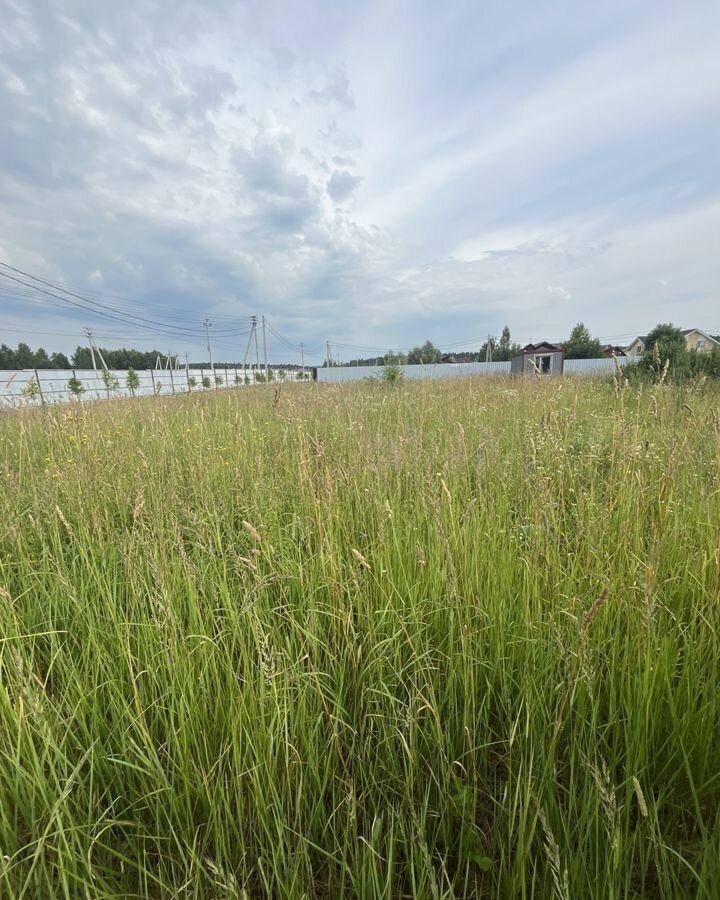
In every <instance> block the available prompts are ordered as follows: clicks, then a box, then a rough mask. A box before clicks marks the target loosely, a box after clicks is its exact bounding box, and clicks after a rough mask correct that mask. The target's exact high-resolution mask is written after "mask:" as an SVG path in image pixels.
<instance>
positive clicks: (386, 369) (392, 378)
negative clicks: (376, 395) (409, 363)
mask: <svg viewBox="0 0 720 900" xmlns="http://www.w3.org/2000/svg"><path fill="white" fill-rule="evenodd" d="M403 376H404V372H403V370H402V366H398V365H396V364H395V363H390V365H384V366H383V370H382V373H381V374H380V379H381V381H384V382H385V384H393V385H397V384H400V383H401V381H402V380H403Z"/></svg>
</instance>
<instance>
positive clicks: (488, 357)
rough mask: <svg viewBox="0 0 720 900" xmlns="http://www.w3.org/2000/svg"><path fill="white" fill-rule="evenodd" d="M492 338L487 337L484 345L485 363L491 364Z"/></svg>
mask: <svg viewBox="0 0 720 900" xmlns="http://www.w3.org/2000/svg"><path fill="white" fill-rule="evenodd" d="M491 340H492V338H491V337H490V335H488V336H487V343H486V344H485V362H492V344H491V343H490V341H491Z"/></svg>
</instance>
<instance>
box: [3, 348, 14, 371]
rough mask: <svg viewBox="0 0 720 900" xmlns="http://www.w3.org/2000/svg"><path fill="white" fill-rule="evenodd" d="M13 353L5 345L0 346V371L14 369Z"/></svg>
mask: <svg viewBox="0 0 720 900" xmlns="http://www.w3.org/2000/svg"><path fill="white" fill-rule="evenodd" d="M16 368H17V366H16V365H15V351H14V350H13V349H12V347H8V345H7V344H2V346H0V369H16Z"/></svg>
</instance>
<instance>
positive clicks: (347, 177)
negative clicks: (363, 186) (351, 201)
mask: <svg viewBox="0 0 720 900" xmlns="http://www.w3.org/2000/svg"><path fill="white" fill-rule="evenodd" d="M361 181H362V178H361V177H359V176H357V175H352V174H351V173H350V172H347V171H338V169H335V170H334V171H333V173H332V175H331V176H330V180H329V181H328V184H327V192H328V194H330V196H331V197H332V198H333V200H336V201H337V202H338V203H341V202H342V201H343V200H346V199H347V198H348V197H349V196H350V194H351V193H352V192H353V191H354V190H355V188H356V187H357V186H358V185H359V184H360V182H361Z"/></svg>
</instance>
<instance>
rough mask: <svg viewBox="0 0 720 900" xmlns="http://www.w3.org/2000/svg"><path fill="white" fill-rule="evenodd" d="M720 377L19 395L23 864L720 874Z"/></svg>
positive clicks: (458, 876) (1, 777) (426, 887)
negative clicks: (25, 402) (90, 396)
mask: <svg viewBox="0 0 720 900" xmlns="http://www.w3.org/2000/svg"><path fill="white" fill-rule="evenodd" d="M719 410H720V391H718V390H717V389H716V388H715V389H711V388H709V387H697V388H694V389H679V388H673V387H667V386H665V387H662V388H649V387H646V388H644V389H643V390H640V389H635V388H628V389H626V390H619V391H616V390H614V389H613V386H612V385H604V384H599V383H593V382H588V381H585V380H573V379H569V378H567V379H565V380H564V381H559V382H552V383H543V384H537V383H523V384H519V383H517V382H510V381H490V380H485V381H482V380H481V381H462V382H461V381H454V382H450V383H417V384H413V385H405V386H403V387H401V388H400V389H393V388H388V387H384V386H382V385H355V386H348V387H344V388H342V387H330V386H322V385H307V386H300V385H298V386H287V387H284V388H282V389H281V390H280V391H279V392H278V391H276V390H275V389H274V388H272V387H268V388H261V389H258V390H254V391H244V390H238V391H228V392H218V393H217V395H197V396H196V395H193V396H188V397H178V398H167V399H162V398H158V399H148V400H135V401H124V402H119V401H118V402H116V401H112V402H107V403H103V404H92V405H82V404H72V405H68V406H66V407H63V408H58V409H50V410H48V411H42V410H36V411H32V410H27V411H19V412H16V413H8V414H6V415H4V416H3V417H2V420H0V472H1V474H2V494H1V495H0V523H1V524H0V554H1V555H0V629H1V630H0V671H1V675H2V677H1V684H0V751H1V753H2V758H1V760H0V896H1V897H3V898H20V897H23V898H28V900H38V898H39V900H44V898H55V897H58V898H76V897H77V898H88V900H90V898H103V900H104V898H110V897H113V898H129V897H149V898H171V897H177V898H213V900H216V898H218V900H219V898H247V900H255V898H265V897H268V898H287V900H290V898H292V900H295V898H307V900H312V898H324V900H336V898H337V900H341V898H351V897H357V898H387V900H390V898H393V900H395V898H403V897H413V898H431V900H439V898H471V897H482V898H485V897H488V898H491V897H494V898H559V900H560V898H562V900H578V898H608V900H610V898H625V897H649V898H655V897H663V898H684V897H702V898H715V897H718V896H719V895H720V887H718V884H719V878H720V822H719V820H718V808H719V806H720V663H719V660H720V635H719V634H718V628H719V627H720V605H719V604H720V575H719V567H720V556H719V554H720V550H719V545H720V412H719Z"/></svg>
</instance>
